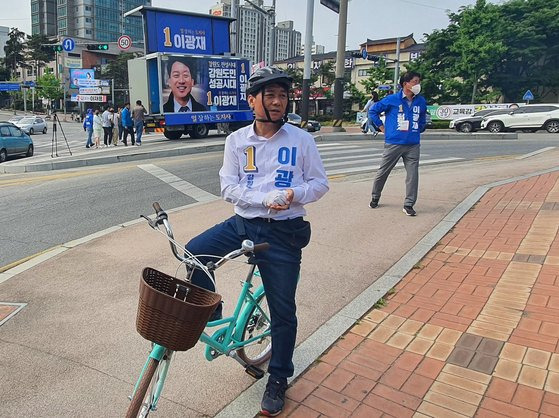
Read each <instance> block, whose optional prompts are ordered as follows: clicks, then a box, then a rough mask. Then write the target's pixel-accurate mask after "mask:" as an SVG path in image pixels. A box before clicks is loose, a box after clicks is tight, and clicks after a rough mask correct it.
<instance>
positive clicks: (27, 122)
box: [14, 116, 47, 135]
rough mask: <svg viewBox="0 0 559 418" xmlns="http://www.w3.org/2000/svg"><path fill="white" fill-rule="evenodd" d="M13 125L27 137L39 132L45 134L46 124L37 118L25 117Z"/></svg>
mask: <svg viewBox="0 0 559 418" xmlns="http://www.w3.org/2000/svg"><path fill="white" fill-rule="evenodd" d="M14 124H15V125H16V126H18V127H19V128H21V130H22V131H23V132H25V133H26V134H29V135H33V134H34V133H39V132H42V133H44V134H46V133H47V122H46V121H45V120H44V119H43V118H41V117H39V116H25V117H24V118H22V119H20V120H18V121H17V122H15V123H14Z"/></svg>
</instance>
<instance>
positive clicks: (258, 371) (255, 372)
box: [245, 366, 265, 379]
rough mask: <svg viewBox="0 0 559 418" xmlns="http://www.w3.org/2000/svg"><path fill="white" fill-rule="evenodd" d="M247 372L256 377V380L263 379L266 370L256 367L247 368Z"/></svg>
mask: <svg viewBox="0 0 559 418" xmlns="http://www.w3.org/2000/svg"><path fill="white" fill-rule="evenodd" d="M245 372H246V373H247V374H249V375H250V376H252V377H254V378H255V379H262V378H263V377H264V374H265V372H264V370H262V369H260V368H258V367H256V366H247V367H245Z"/></svg>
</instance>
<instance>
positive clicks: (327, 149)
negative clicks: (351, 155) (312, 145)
mask: <svg viewBox="0 0 559 418" xmlns="http://www.w3.org/2000/svg"><path fill="white" fill-rule="evenodd" d="M355 148H362V147H360V146H359V145H335V146H329V145H328V146H324V147H322V148H319V149H318V150H319V151H320V152H321V153H322V151H323V150H325V151H331V150H335V149H355Z"/></svg>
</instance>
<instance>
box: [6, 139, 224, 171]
mask: <svg viewBox="0 0 559 418" xmlns="http://www.w3.org/2000/svg"><path fill="white" fill-rule="evenodd" d="M224 147H225V144H224V143H222V144H210V145H190V146H186V147H181V148H172V149H165V150H156V151H145V152H135V153H133V154H118V155H104V156H102V157H95V158H87V159H75V160H67V161H47V162H39V163H30V164H24V165H6V166H4V165H2V166H0V173H4V174H21V173H31V172H38V171H53V170H65V169H69V168H80V167H82V168H83V167H92V166H97V165H103V164H114V163H125V162H131V161H141V160H149V159H153V158H163V157H178V156H181V155H191V154H200V153H203V152H213V151H223V149H224Z"/></svg>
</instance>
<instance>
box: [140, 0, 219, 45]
mask: <svg viewBox="0 0 559 418" xmlns="http://www.w3.org/2000/svg"><path fill="white" fill-rule="evenodd" d="M145 22H146V26H145V28H146V30H145V34H144V39H145V42H146V53H148V54H149V53H153V52H167V53H183V54H204V55H223V54H224V53H227V52H230V47H229V22H230V19H224V18H219V17H214V16H211V15H208V16H207V17H206V16H199V15H191V14H187V13H180V12H175V13H171V12H164V11H160V10H147V11H145Z"/></svg>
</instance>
